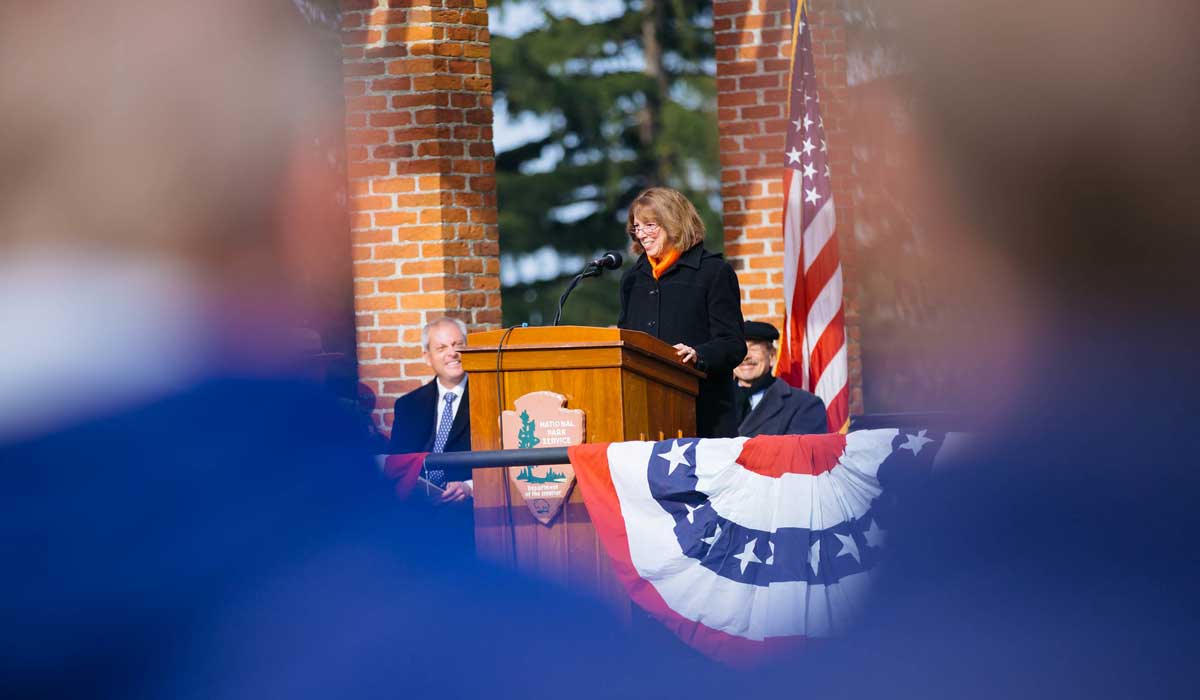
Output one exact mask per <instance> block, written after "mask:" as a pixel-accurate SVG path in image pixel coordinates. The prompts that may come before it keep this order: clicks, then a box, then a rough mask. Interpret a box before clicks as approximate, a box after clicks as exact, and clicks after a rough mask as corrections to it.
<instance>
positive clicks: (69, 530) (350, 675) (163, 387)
mask: <svg viewBox="0 0 1200 700" xmlns="http://www.w3.org/2000/svg"><path fill="white" fill-rule="evenodd" d="M300 17H301V15H300V13H299V12H298V11H297V8H296V7H295V6H294V5H293V3H292V2H288V1H286V0H279V1H264V2H251V3H247V2H242V1H241V0H212V1H210V2H203V3H195V2H182V1H179V0H167V1H165V2H164V1H156V2H147V1H144V0H113V1H112V2H105V3H75V2H61V1H55V0H50V1H49V2H39V3H34V4H28V5H21V6H18V5H14V4H12V3H7V4H4V5H0V104H3V105H5V109H4V110H3V111H0V327H2V328H3V329H4V333H3V336H4V342H3V343H0V363H2V364H3V366H4V370H3V372H0V464H2V465H3V472H2V473H0V480H2V481H0V532H3V538H2V540H0V561H3V562H4V576H3V577H0V620H3V624H2V625H0V695H2V696H3V697H5V698H25V697H63V698H71V697H92V698H142V697H161V698H190V697H195V698H243V697H287V698H297V697H314V698H329V697H343V696H344V697H356V698H369V697H432V696H434V695H438V694H444V695H446V696H447V697H483V696H485V695H487V694H489V693H490V694H492V695H495V694H497V693H499V694H501V695H503V694H506V693H507V694H508V695H510V696H516V695H518V694H519V695H520V696H521V697H527V696H528V688H527V687H526V686H525V685H518V684H515V683H513V684H506V683H505V682H502V681H507V680H509V679H510V678H511V673H510V672H509V670H508V669H510V668H512V667H514V666H515V664H517V663H518V662H519V661H520V660H521V659H523V658H525V653H524V650H526V649H529V648H530V644H531V643H534V642H538V641H545V640H555V641H556V644H555V645H554V647H553V648H554V649H555V651H556V653H557V651H559V650H563V649H570V650H571V652H572V654H573V655H572V656H570V657H568V658H567V659H566V660H565V661H563V662H556V663H555V664H552V665H548V666H540V667H539V669H538V678H539V687H546V688H559V689H561V688H566V687H568V686H569V685H572V684H573V683H574V682H575V680H576V679H577V678H578V677H579V675H580V671H581V669H582V668H585V664H589V665H593V664H594V665H597V666H600V667H604V668H606V669H611V668H622V669H624V670H625V671H624V672H625V673H626V674H628V675H627V676H622V677H618V678H615V679H610V683H609V684H607V686H606V691H607V690H611V691H613V692H624V693H628V692H629V690H630V686H631V684H632V682H633V681H626V680H623V678H637V679H640V681H639V682H646V683H649V684H650V685H651V686H653V685H654V683H655V681H654V679H653V677H652V676H651V675H650V674H649V673H648V672H647V669H648V665H649V663H650V660H651V659H654V656H655V655H654V654H649V653H642V654H641V656H640V658H644V659H645V661H639V656H638V654H639V651H638V647H639V645H638V644H637V643H635V642H633V641H631V640H629V639H628V638H627V637H626V635H625V633H624V631H623V630H621V629H620V628H617V627H615V626H614V625H613V624H611V621H610V616H609V614H608V613H607V612H604V611H600V610H597V609H594V608H592V607H590V606H588V605H586V604H582V603H579V602H577V601H574V600H572V599H570V598H569V597H567V596H566V595H565V594H563V593H561V592H558V591H554V590H548V589H546V588H545V587H543V586H540V585H537V584H532V583H528V582H522V581H517V580H516V579H515V578H514V577H512V576H510V575H507V574H504V573H498V572H495V571H490V570H487V569H484V568H482V567H478V566H476V565H475V564H474V563H473V562H472V561H471V560H470V553H469V552H466V553H463V552H457V551H451V550H450V549H448V548H442V547H439V546H438V545H437V543H436V541H435V538H433V537H431V536H430V533H429V532H427V531H426V530H425V529H424V528H423V525H422V523H423V519H422V517H421V514H420V513H413V512H410V511H408V510H401V509H398V508H397V507H396V504H395V502H394V497H393V495H392V493H391V489H390V486H389V485H388V484H386V483H384V481H383V480H382V477H381V476H380V475H379V473H378V471H377V470H376V468H375V466H374V463H373V461H372V460H371V458H370V455H369V454H368V452H369V450H368V449H366V448H365V447H364V441H363V440H362V439H361V429H360V426H358V425H356V424H355V420H354V419H353V417H352V416H350V415H348V414H347V412H346V411H345V410H343V409H342V408H341V407H339V406H338V405H337V401H336V400H335V399H334V398H333V397H331V396H329V395H328V394H326V393H324V392H323V391H322V390H321V389H320V387H319V386H318V385H317V384H316V383H315V382H314V381H312V380H311V379H308V378H305V377H304V374H305V373H304V371H303V368H302V367H297V366H296V363H295V362H294V357H291V356H290V354H289V350H288V332H287V329H288V328H289V327H291V326H293V325H295V324H296V323H297V322H299V321H300V320H301V319H303V318H304V317H305V316H306V314H305V313H304V310H303V309H298V308H289V301H290V300H296V299H303V298H304V294H303V291H304V287H305V285H306V284H312V283H313V282H314V280H319V279H320V276H321V275H323V274H328V272H327V271H328V270H329V269H330V268H331V267H336V266H330V265H327V264H326V265H322V264H320V263H321V262H322V261H325V262H327V261H329V260H332V259H336V257H335V256H337V255H338V254H339V252H338V250H337V249H326V248H328V247H329V246H340V245H341V244H342V242H343V241H342V239H341V238H339V237H338V236H331V235H329V231H328V230H327V229H322V228H320V226H322V225H325V224H328V222H329V221H331V220H336V217H333V216H331V215H330V212H329V211H328V210H327V209H326V207H327V206H332V203H333V202H334V201H335V199H334V196H333V192H334V183H331V182H329V180H328V178H327V177H326V176H325V175H326V174H327V173H328V170H327V169H324V168H322V167H312V166H311V164H310V163H309V161H307V160H306V159H304V158H303V157H298V156H297V153H298V152H302V151H303V149H302V148H298V147H297V146H298V144H300V145H303V146H305V147H307V146H308V145H309V144H310V143H311V133H310V132H308V131H307V130H306V129H305V128H302V127H303V126H306V125H303V124H301V122H302V121H303V120H305V119H307V118H310V117H311V115H312V114H313V113H314V109H313V104H314V102H316V101H317V100H318V97H319V96H318V95H315V94H314V92H313V89H312V87H313V83H314V80H313V71H315V70H318V68H317V67H315V62H316V61H319V60H320V59H319V58H318V57H316V56H314V52H313V51H311V50H310V47H309V44H308V34H307V33H306V32H307V30H308V27H306V26H304V25H303V24H302V21H301V19H300ZM334 60H335V61H336V54H334ZM333 104H334V106H335V107H336V106H337V105H338V102H337V100H335V101H334V103H333ZM316 111H317V113H319V112H320V109H317V110H316ZM332 111H333V112H334V113H336V114H340V109H335V110H332ZM338 128H341V127H340V122H339V125H338ZM314 261H315V262H316V263H317V264H312V263H314ZM292 355H294V353H292ZM535 608H536V614H532V613H531V612H530V611H531V610H534V609H535ZM584 631H586V634H585V633H584ZM534 648H536V646H534ZM642 651H643V652H644V651H645V650H644V649H643V650H642ZM658 661H660V662H661V659H658ZM460 669H466V670H467V671H466V672H465V673H463V672H458V671H459V670H460ZM660 685H661V684H660ZM583 692H584V693H585V694H586V693H588V692H589V689H588V688H586V687H585V688H584V689H583ZM591 692H596V691H591ZM655 692H656V694H662V693H663V692H665V691H664V690H663V689H662V688H659V689H658V690H657V691H655Z"/></svg>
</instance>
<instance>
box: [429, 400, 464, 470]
mask: <svg viewBox="0 0 1200 700" xmlns="http://www.w3.org/2000/svg"><path fill="white" fill-rule="evenodd" d="M457 398H458V394H455V393H454V392H452V391H448V392H446V395H445V396H443V397H442V400H443V401H445V402H446V407H445V408H443V409H442V417H441V419H440V420H438V426H437V433H436V434H435V435H434V437H433V451H434V452H445V451H446V440H448V439H449V438H450V426H451V425H453V424H454V400H455V399H457ZM428 478H429V481H431V482H432V483H433V484H435V485H437V486H441V487H444V486H445V485H446V472H444V471H442V470H441V469H430V470H429V477H428Z"/></svg>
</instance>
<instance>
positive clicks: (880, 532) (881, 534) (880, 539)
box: [863, 520, 887, 547]
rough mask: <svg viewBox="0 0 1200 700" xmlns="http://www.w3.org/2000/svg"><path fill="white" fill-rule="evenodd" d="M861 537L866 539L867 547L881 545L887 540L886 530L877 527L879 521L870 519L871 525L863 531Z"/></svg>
mask: <svg viewBox="0 0 1200 700" xmlns="http://www.w3.org/2000/svg"><path fill="white" fill-rule="evenodd" d="M863 538H864V539H865V540H866V541H867V546H868V547H882V546H883V543H884V541H885V540H887V531H886V530H884V529H883V528H881V527H879V523H877V522H875V521H874V520H872V521H871V527H869V528H867V531H866V532H864V533H863Z"/></svg>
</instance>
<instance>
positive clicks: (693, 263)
mask: <svg viewBox="0 0 1200 700" xmlns="http://www.w3.org/2000/svg"><path fill="white" fill-rule="evenodd" d="M617 326H618V327H620V328H624V329H628V330H634V331H642V332H644V333H649V334H650V335H652V336H655V337H657V338H659V339H660V340H663V341H665V342H667V343H670V344H671V345H674V344H675V343H683V344H685V345H690V346H691V347H693V348H695V349H696V355H697V363H696V366H697V368H698V369H700V370H702V371H704V372H706V373H707V374H708V376H707V377H706V378H705V379H703V380H701V381H700V394H699V396H697V397H696V432H697V434H698V435H699V436H700V437H735V436H736V435H737V419H736V417H735V415H734V405H733V368H734V367H737V366H738V365H739V364H740V363H741V361H742V359H743V358H745V357H746V340H745V338H744V337H743V335H742V334H743V328H742V326H743V323H742V303H741V292H740V291H739V290H738V281H737V275H736V274H734V272H733V268H732V267H730V266H729V263H728V262H726V261H725V258H724V257H723V256H721V255H720V254H717V253H710V252H708V251H707V250H705V249H704V247H703V246H701V245H697V246H694V247H692V248H691V249H689V250H687V251H686V252H684V253H683V254H682V255H681V256H679V260H677V261H676V262H675V264H674V265H672V266H671V267H670V269H668V270H667V271H666V272H664V273H663V276H662V279H659V280H655V279H654V274H653V273H652V272H651V270H650V261H649V260H648V259H647V258H646V254H645V253H643V254H642V255H641V257H639V258H638V259H637V262H635V263H634V264H633V267H631V268H630V269H629V270H627V271H626V272H625V275H624V276H623V277H621V315H620V316H619V317H618V318H617Z"/></svg>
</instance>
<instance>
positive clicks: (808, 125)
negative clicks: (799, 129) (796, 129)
mask: <svg viewBox="0 0 1200 700" xmlns="http://www.w3.org/2000/svg"><path fill="white" fill-rule="evenodd" d="M797 121H799V120H797ZM812 124H813V120H811V119H809V118H808V115H807V114H805V115H804V128H805V129H807V128H808V127H810V126H812Z"/></svg>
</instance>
